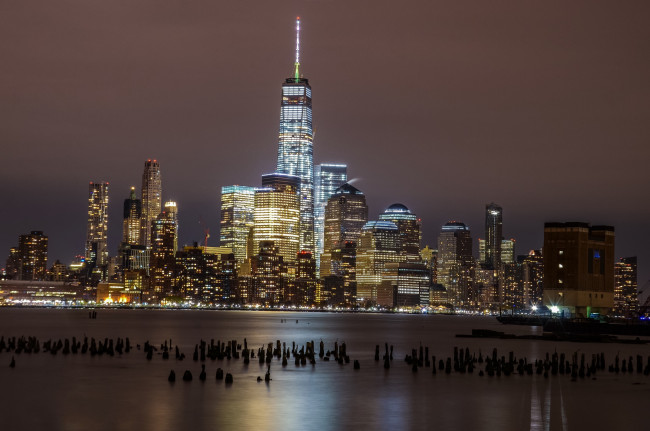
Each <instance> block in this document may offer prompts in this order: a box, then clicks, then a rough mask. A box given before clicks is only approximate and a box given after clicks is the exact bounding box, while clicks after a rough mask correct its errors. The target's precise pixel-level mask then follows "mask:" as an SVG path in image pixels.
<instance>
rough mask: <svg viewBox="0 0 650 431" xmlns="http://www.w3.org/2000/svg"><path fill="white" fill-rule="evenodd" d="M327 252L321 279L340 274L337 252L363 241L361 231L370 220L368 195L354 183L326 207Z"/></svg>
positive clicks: (324, 252)
mask: <svg viewBox="0 0 650 431" xmlns="http://www.w3.org/2000/svg"><path fill="white" fill-rule="evenodd" d="M324 219H325V225H324V228H325V234H324V251H323V254H322V255H321V256H322V257H321V261H322V262H321V276H327V275H340V274H339V273H337V271H336V270H335V269H333V267H336V266H340V262H334V258H333V253H334V252H335V251H336V250H340V249H342V248H344V247H345V244H346V243H352V244H354V245H356V244H357V242H358V241H359V235H361V229H362V228H363V226H364V225H365V224H366V222H367V221H368V205H366V196H365V195H364V194H363V193H362V192H361V191H360V190H359V189H357V188H355V187H353V186H351V185H350V184H347V183H346V184H343V185H342V186H341V187H339V188H338V189H336V192H335V193H334V194H333V195H332V196H331V197H330V198H329V200H328V201H327V206H326V207H325V217H324Z"/></svg>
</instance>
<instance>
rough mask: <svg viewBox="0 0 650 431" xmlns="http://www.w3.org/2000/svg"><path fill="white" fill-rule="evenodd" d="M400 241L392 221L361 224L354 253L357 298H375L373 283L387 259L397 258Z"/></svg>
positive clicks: (367, 301)
mask: <svg viewBox="0 0 650 431" xmlns="http://www.w3.org/2000/svg"><path fill="white" fill-rule="evenodd" d="M399 250H400V241H399V231H398V229H397V225H395V223H393V222H392V221H384V220H379V221H369V222H368V223H366V224H365V225H364V226H363V229H362V230H361V235H360V236H359V243H358V245H357V256H356V264H357V269H356V278H357V302H358V303H360V304H361V305H368V304H372V303H376V302H377V287H378V286H379V285H380V284H381V281H382V272H383V271H384V267H385V265H386V264H387V263H390V262H399V261H400V260H401V259H402V258H401V257H400V255H399Z"/></svg>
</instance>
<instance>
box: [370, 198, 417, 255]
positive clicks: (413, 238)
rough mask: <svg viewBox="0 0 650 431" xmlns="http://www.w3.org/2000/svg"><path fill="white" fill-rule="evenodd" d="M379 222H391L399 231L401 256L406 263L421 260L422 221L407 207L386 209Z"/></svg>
mask: <svg viewBox="0 0 650 431" xmlns="http://www.w3.org/2000/svg"><path fill="white" fill-rule="evenodd" d="M379 220H389V221H392V222H393V223H395V224H396V225H397V229H398V230H399V242H400V243H399V247H400V255H401V256H402V257H404V260H406V261H410V262H413V261H419V260H420V239H421V235H420V220H418V218H417V217H416V215H415V214H413V213H412V212H411V210H409V209H408V208H407V207H406V206H404V205H402V204H399V203H397V204H393V205H391V206H389V207H388V208H386V210H385V211H384V213H383V214H381V215H380V216H379Z"/></svg>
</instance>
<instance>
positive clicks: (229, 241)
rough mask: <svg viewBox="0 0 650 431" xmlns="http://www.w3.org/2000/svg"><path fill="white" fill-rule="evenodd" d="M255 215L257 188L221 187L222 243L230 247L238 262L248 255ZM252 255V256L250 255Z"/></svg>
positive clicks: (241, 261)
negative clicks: (249, 239)
mask: <svg viewBox="0 0 650 431" xmlns="http://www.w3.org/2000/svg"><path fill="white" fill-rule="evenodd" d="M254 216H255V188H254V187H247V186H225V187H222V188H221V230H220V234H219V235H220V244H221V246H223V247H230V248H231V249H232V252H233V254H234V255H235V259H236V260H237V262H238V263H243V262H244V260H246V258H247V257H249V256H247V253H246V250H247V242H248V235H249V233H250V231H251V229H252V228H253V220H254ZM250 257H252V256H250Z"/></svg>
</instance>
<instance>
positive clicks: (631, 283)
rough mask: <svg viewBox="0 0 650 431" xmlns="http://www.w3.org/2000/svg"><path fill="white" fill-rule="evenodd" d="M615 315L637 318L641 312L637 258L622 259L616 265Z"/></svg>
mask: <svg viewBox="0 0 650 431" xmlns="http://www.w3.org/2000/svg"><path fill="white" fill-rule="evenodd" d="M614 277H615V285H614V313H615V314H617V315H619V316H623V317H627V318H633V317H636V316H637V314H638V312H639V296H638V292H637V265H636V256H632V257H622V258H620V259H619V260H618V262H616V263H615V264H614Z"/></svg>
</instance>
